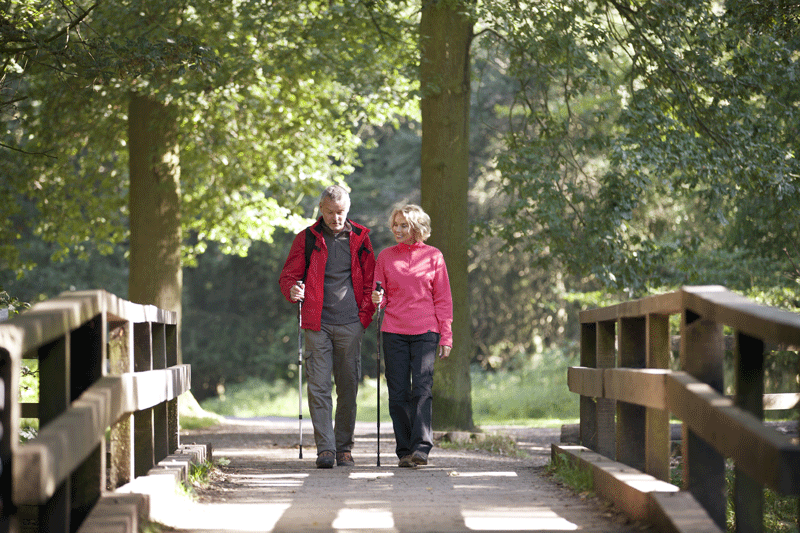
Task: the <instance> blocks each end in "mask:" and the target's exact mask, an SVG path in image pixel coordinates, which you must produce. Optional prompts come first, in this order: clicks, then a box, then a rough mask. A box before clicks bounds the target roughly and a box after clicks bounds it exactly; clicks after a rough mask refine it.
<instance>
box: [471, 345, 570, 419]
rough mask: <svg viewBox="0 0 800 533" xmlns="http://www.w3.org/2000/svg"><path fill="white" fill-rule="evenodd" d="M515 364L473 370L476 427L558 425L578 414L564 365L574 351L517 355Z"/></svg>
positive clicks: (473, 408) (565, 365)
mask: <svg viewBox="0 0 800 533" xmlns="http://www.w3.org/2000/svg"><path fill="white" fill-rule="evenodd" d="M520 359H523V360H522V361H519V360H518V362H517V364H516V367H517V368H513V366H512V368H513V369H508V370H505V369H504V370H499V371H496V372H485V371H480V370H478V369H474V370H473V372H472V411H473V417H474V419H475V423H476V424H477V425H478V426H481V425H491V424H500V423H505V424H527V425H531V424H536V425H552V424H556V425H560V424H561V423H564V421H566V420H573V419H575V418H577V417H578V415H579V413H578V398H577V395H575V394H573V393H571V392H570V391H569V388H568V387H567V367H568V366H571V365H577V364H578V357H577V354H576V353H575V352H570V351H566V350H564V351H562V350H561V349H558V348H553V349H549V350H545V351H543V352H541V353H535V354H532V355H531V354H527V355H526V354H520Z"/></svg>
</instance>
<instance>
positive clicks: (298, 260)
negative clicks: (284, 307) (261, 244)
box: [278, 230, 306, 302]
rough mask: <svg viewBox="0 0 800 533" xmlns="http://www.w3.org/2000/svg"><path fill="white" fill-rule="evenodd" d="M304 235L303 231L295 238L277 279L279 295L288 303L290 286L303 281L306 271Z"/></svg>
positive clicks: (290, 299)
mask: <svg viewBox="0 0 800 533" xmlns="http://www.w3.org/2000/svg"><path fill="white" fill-rule="evenodd" d="M305 233H306V232H305V230H304V231H301V232H300V233H298V234H297V235H296V236H295V238H294V241H292V247H291V249H290V250H289V256H288V257H287V258H286V262H285V263H284V264H283V269H282V270H281V275H280V278H278V284H279V285H280V288H281V293H282V294H283V296H284V298H286V300H288V301H289V302H291V301H292V298H291V296H290V295H289V291H290V290H291V288H292V285H294V284H295V283H297V282H298V281H299V280H301V279H303V274H305V270H306V245H305Z"/></svg>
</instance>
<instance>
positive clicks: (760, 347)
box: [733, 331, 764, 533]
mask: <svg viewBox="0 0 800 533" xmlns="http://www.w3.org/2000/svg"><path fill="white" fill-rule="evenodd" d="M734 358H735V368H736V394H735V397H734V402H735V403H736V406H737V407H740V408H742V409H743V410H745V411H747V412H749V413H752V414H753V415H754V416H755V417H756V418H758V419H759V420H763V419H764V399H763V398H764V342H763V341H762V340H760V339H755V338H753V337H750V336H748V335H745V334H743V333H740V332H738V331H737V332H736V336H735V346H734ZM733 505H734V513H735V520H736V532H737V533H761V532H762V531H764V487H763V486H762V485H761V484H760V483H759V482H758V481H756V480H754V479H753V478H751V477H750V476H748V475H747V474H745V473H744V472H742V471H740V470H739V469H738V468H737V469H736V470H735V479H734V488H733Z"/></svg>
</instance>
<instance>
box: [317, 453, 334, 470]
mask: <svg viewBox="0 0 800 533" xmlns="http://www.w3.org/2000/svg"><path fill="white" fill-rule="evenodd" d="M333 463H334V455H333V452H331V451H328V450H325V451H324V452H320V454H319V455H318V456H317V468H333Z"/></svg>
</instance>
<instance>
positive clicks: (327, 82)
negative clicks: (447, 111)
mask: <svg viewBox="0 0 800 533" xmlns="http://www.w3.org/2000/svg"><path fill="white" fill-rule="evenodd" d="M17 4H18V5H20V6H22V5H32V4H31V3H28V2H25V3H21V2H20V3H17ZM407 10H408V7H407V6H406V4H405V3H404V2H393V3H390V4H386V3H369V4H367V3H360V2H359V3H352V4H350V3H345V4H339V3H336V4H330V3H327V2H291V3H289V4H281V5H280V6H278V5H275V4H272V3H266V4H265V3H264V2H260V1H255V0H242V1H241V2H235V3H233V4H230V3H220V2H213V1H200V2H194V3H192V4H191V5H189V4H175V3H173V2H149V3H147V5H146V6H141V5H139V3H137V2H133V3H129V2H121V3H120V2H117V3H112V4H105V3H102V4H97V5H96V6H95V7H94V9H93V10H92V11H91V13H89V14H87V15H86V16H85V17H84V18H81V19H80V20H75V21H72V22H74V23H75V24H74V25H73V26H69V30H68V32H67V34H68V35H69V36H70V37H71V38H73V39H75V40H78V41H79V42H82V43H84V48H81V49H82V50H84V49H89V50H91V47H89V44H88V43H85V41H82V40H81V36H82V35H83V34H84V33H85V34H88V35H99V36H102V38H103V39H105V41H103V42H105V43H108V47H109V48H110V49H112V50H113V54H112V55H114V57H116V58H117V59H118V60H119V62H118V63H113V62H111V63H109V62H108V61H106V59H108V58H107V57H105V56H102V55H101V56H98V61H99V62H100V63H101V64H100V65H99V66H96V67H97V68H94V67H91V68H90V67H89V66H87V65H85V64H83V63H82V62H81V61H80V58H78V57H73V56H69V57H68V58H66V59H63V62H64V65H63V68H61V69H60V70H59V71H53V70H52V69H40V70H30V71H26V72H24V84H25V92H26V94H27V95H28V98H26V99H25V100H24V101H21V102H19V103H18V104H17V105H16V106H15V107H14V108H13V111H14V115H13V116H10V117H9V118H8V120H3V122H2V124H3V126H4V128H3V129H2V130H0V142H5V143H6V144H9V145H10V144H15V145H17V146H19V147H20V149H22V150H25V151H27V152H30V153H45V152H46V153H47V154H48V155H49V156H50V157H46V158H45V157H36V158H34V157H22V155H21V154H15V155H14V159H15V161H14V165H9V170H10V172H9V176H10V180H9V181H8V183H9V184H10V185H9V186H8V187H5V186H4V187H2V188H0V195H3V196H6V195H7V196H9V197H11V198H12V200H17V201H20V200H22V201H28V202H30V204H31V205H32V206H33V209H34V211H35V212H34V214H33V216H32V217H31V218H25V219H24V222H25V223H27V224H30V228H31V231H32V232H33V233H35V234H36V235H38V236H40V237H41V238H42V239H43V240H44V241H45V242H52V243H55V244H56V245H57V251H56V257H58V256H59V255H60V254H64V253H66V252H68V251H71V250H76V249H77V250H79V249H80V248H81V247H82V246H84V245H85V243H87V242H89V241H91V242H94V243H95V244H94V245H95V246H96V247H97V248H98V249H99V250H100V251H101V253H112V252H113V247H114V246H115V245H116V244H118V243H123V242H125V240H126V239H127V232H128V229H127V217H128V216H129V215H130V214H129V213H128V212H127V201H126V195H127V157H128V154H127V140H126V136H127V112H128V106H127V99H128V95H129V94H130V93H131V92H136V93H139V94H146V95H148V96H150V97H151V98H154V99H157V100H158V101H160V102H162V103H164V104H168V105H169V106H170V107H171V108H173V109H175V110H176V112H177V114H178V116H179V124H180V130H181V131H180V139H181V141H180V142H181V147H180V152H181V155H180V157H181V185H182V187H181V193H182V223H183V226H184V231H185V234H186V235H189V236H190V240H189V241H188V242H187V243H186V247H185V258H186V260H187V261H189V262H191V261H192V260H193V258H194V257H195V255H196V254H198V253H201V252H203V251H204V250H205V249H206V248H207V246H208V243H210V242H216V243H219V249H220V250H221V251H223V252H225V253H232V254H239V255H243V254H245V253H246V251H247V249H248V248H249V246H250V245H251V244H252V243H253V242H254V241H266V242H269V241H270V240H271V239H272V234H273V231H274V229H275V228H276V227H283V228H289V229H291V230H297V229H299V228H300V227H301V226H302V225H303V224H304V222H305V219H304V218H303V216H302V209H301V206H300V203H301V201H302V199H303V198H304V196H306V195H309V194H312V195H315V194H316V193H317V191H318V189H319V187H320V184H322V183H329V182H331V181H335V180H338V179H341V177H342V176H343V175H345V174H346V173H348V172H349V171H350V170H352V168H353V165H354V164H355V161H356V156H357V148H358V146H359V144H360V138H359V136H358V132H359V129H360V128H362V127H365V126H368V125H370V124H373V123H374V124H384V123H386V122H389V121H391V120H393V119H394V117H396V116H397V115H398V114H399V115H413V114H414V111H413V109H412V108H411V105H412V102H413V101H412V100H410V99H409V98H408V95H409V93H410V92H411V91H413V90H414V82H413V81H411V80H413V77H412V76H411V74H412V73H413V72H414V67H415V61H416V60H415V59H414V56H413V47H412V46H410V43H412V42H414V24H413V18H410V17H409V15H410V13H409V12H408V11H407ZM65 16H66V15H65ZM68 22H69V21H68ZM143 36H146V37H143ZM195 39H202V42H197V41H195ZM87 47H89V48H87ZM104 61H105V62H104ZM65 71H66V72H69V74H70V76H63V77H60V75H59V74H60V73H61V72H65ZM20 75H22V73H21V74H20ZM29 176H36V178H35V179H26V178H27V177H29ZM4 185H5V184H4ZM86 191H92V194H86ZM9 205H15V202H14V201H11V202H9ZM6 233H7V234H8V235H9V236H12V237H13V236H14V235H19V231H18V230H17V229H16V226H14V225H10V224H9V223H7V222H5V221H4V222H3V223H2V224H0V235H2V234H6ZM3 242H5V241H3ZM0 253H4V254H5V253H8V262H9V265H8V266H9V268H11V269H13V271H14V272H21V271H23V269H24V268H27V267H30V263H29V262H25V261H21V260H19V258H16V257H13V255H14V254H15V253H17V251H16V250H15V249H14V248H9V249H7V250H6V249H0ZM4 258H5V257H4Z"/></svg>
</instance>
